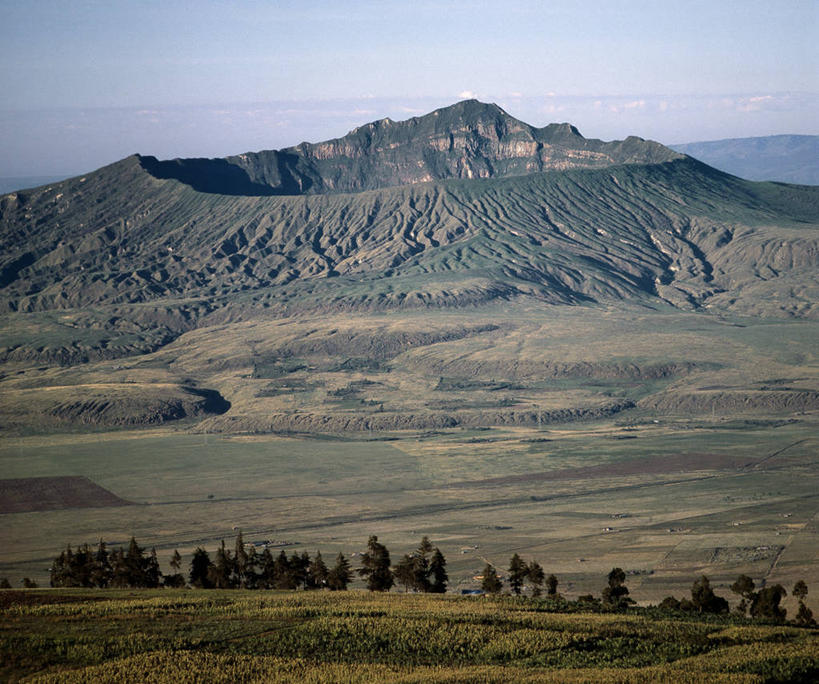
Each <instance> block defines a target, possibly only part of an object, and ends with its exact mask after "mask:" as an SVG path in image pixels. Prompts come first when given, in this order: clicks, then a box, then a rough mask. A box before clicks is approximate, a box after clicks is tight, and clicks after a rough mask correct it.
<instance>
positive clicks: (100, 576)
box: [92, 539, 113, 587]
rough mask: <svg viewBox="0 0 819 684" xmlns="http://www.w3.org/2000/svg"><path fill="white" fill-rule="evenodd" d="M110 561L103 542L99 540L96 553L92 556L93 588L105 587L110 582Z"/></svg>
mask: <svg viewBox="0 0 819 684" xmlns="http://www.w3.org/2000/svg"><path fill="white" fill-rule="evenodd" d="M112 574H113V572H112V569H111V559H110V557H109V555H108V549H107V548H106V546H105V542H104V541H103V540H102V539H100V543H99V545H98V546H97V552H96V554H94V570H93V572H92V582H93V586H95V587H107V586H108V584H109V583H110V581H111V575H112Z"/></svg>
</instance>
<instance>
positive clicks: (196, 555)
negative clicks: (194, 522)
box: [190, 547, 213, 589]
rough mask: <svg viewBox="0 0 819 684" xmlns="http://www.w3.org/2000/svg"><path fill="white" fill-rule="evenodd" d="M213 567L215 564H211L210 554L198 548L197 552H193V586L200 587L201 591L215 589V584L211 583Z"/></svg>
mask: <svg viewBox="0 0 819 684" xmlns="http://www.w3.org/2000/svg"><path fill="white" fill-rule="evenodd" d="M212 567H213V563H211V560H210V556H209V555H208V552H207V551H205V549H203V548H201V547H197V549H196V551H194V552H193V558H192V559H191V570H190V583H191V586H192V587H198V588H199V589H211V588H213V582H212V581H211V568H212Z"/></svg>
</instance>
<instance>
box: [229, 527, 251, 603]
mask: <svg viewBox="0 0 819 684" xmlns="http://www.w3.org/2000/svg"><path fill="white" fill-rule="evenodd" d="M247 565H248V557H247V550H246V549H245V540H244V537H243V536H242V531H241V530H239V534H237V535H236V543H235V545H234V547H233V578H232V584H233V586H235V587H241V588H242V589H246V588H247Z"/></svg>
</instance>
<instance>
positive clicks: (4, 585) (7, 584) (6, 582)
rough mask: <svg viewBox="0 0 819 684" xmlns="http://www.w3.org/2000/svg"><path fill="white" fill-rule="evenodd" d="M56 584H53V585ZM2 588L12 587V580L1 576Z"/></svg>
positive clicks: (0, 584)
mask: <svg viewBox="0 0 819 684" xmlns="http://www.w3.org/2000/svg"><path fill="white" fill-rule="evenodd" d="M51 586H52V587H53V586H54V585H53V584H52V585H51ZM0 589H11V582H9V578H8V577H3V578H0Z"/></svg>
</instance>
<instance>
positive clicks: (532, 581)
mask: <svg viewBox="0 0 819 684" xmlns="http://www.w3.org/2000/svg"><path fill="white" fill-rule="evenodd" d="M169 565H170V568H171V572H170V573H168V574H163V573H162V572H161V571H160V567H159V561H158V559H157V554H156V549H153V548H152V549H151V550H150V551H149V552H146V550H145V549H143V548H142V547H141V546H139V544H138V543H137V541H136V539H134V538H133V537H132V538H131V540H130V542H129V544H128V548H127V549H123V548H118V549H115V550H113V551H110V552H109V551H108V548H107V546H106V544H105V542H103V541H102V540H100V542H99V545H98V546H97V548H96V549H92V548H91V547H90V546H89V545H88V544H83V545H82V546H79V547H77V548H76V549H75V550H72V549H71V547H70V546H67V547H66V548H65V549H64V550H63V551H62V552H61V553H60V555H59V556H57V557H56V558H55V559H54V561H53V562H52V564H51V572H50V584H51V586H52V587H121V588H126V587H145V588H156V587H160V586H165V587H184V586H187V585H190V586H192V587H196V588H201V589H236V588H241V589H287V590H297V589H302V590H312V589H329V590H331V591H344V590H346V589H347V587H348V586H349V584H350V583H351V582H352V580H353V577H354V575H355V574H358V575H359V576H360V577H361V578H362V579H363V580H364V581H365V583H366V585H367V588H368V589H369V590H370V591H390V590H391V589H392V588H393V587H394V586H396V585H400V586H402V587H403V589H404V591H414V592H425V593H440V594H443V593H445V592H446V590H447V583H448V581H449V577H448V575H447V572H446V558H444V555H443V554H442V553H441V550H440V549H439V548H437V547H434V546H433V545H432V542H430V540H429V538H428V537H426V536H424V537H423V538H422V539H421V543H420V544H419V546H418V548H417V549H415V550H414V551H412V552H411V553H408V554H405V555H404V556H402V557H401V559H400V560H399V561H398V562H397V563H396V564H395V565H393V564H392V561H391V558H390V552H389V550H388V549H387V547H386V546H384V544H382V543H381V542H379V541H378V537H377V536H375V535H373V536H371V537H370V538H369V539H368V541H367V550H366V551H365V552H364V553H362V554H361V567H359V568H358V569H356V570H353V568H352V565H351V564H350V561H349V560H348V559H347V558H346V557H345V556H344V554H342V553H339V554H338V555H337V556H336V558H335V561H334V564H333V565H332V567H330V566H328V565H327V564H326V563H325V561H324V559H323V557H322V555H321V552H316V555H315V556H314V557H311V556H310V555H309V554H308V553H307V552H302V553H298V552H293V553H292V554H291V555H290V556H288V555H287V553H286V552H285V550H284V549H282V550H281V551H280V552H279V554H278V555H274V554H273V553H272V552H271V551H270V549H268V548H265V549H264V551H263V552H262V553H257V551H256V548H255V547H254V546H248V545H246V544H245V542H244V538H243V536H242V533H241V531H240V532H239V533H238V535H237V536H236V540H235V544H234V546H233V550H232V551H231V550H230V549H228V548H227V547H226V546H225V542H224V540H223V541H222V543H221V545H220V546H219V548H217V549H216V551H215V552H214V553H213V555H212V556H211V554H210V553H208V551H206V550H205V549H203V548H202V547H198V548H197V549H196V550H195V551H194V553H193V558H192V559H191V561H190V566H189V569H188V572H187V577H186V575H185V573H183V572H182V557H181V556H180V555H179V552H178V551H174V553H173V555H172V556H171V558H170V561H169ZM479 579H480V581H481V591H482V592H483V593H485V594H500V593H501V592H502V591H503V590H504V580H503V578H502V577H501V576H500V575H499V574H498V571H497V570H496V569H495V567H494V566H493V565H492V564H491V563H487V564H486V565H485V567H484V569H483V572H482V575H481V576H480V577H479ZM505 579H506V582H507V583H508V585H509V591H510V593H512V594H513V595H515V596H520V595H522V593H523V591H524V589H528V590H529V593H530V595H531V597H533V598H540V597H541V596H543V592H544V590H545V592H546V593H545V598H546V600H548V601H550V602H551V603H552V605H553V607H555V608H558V607H559V606H560V605H564V606H569V603H570V602H568V601H566V600H565V599H564V598H563V597H562V596H561V595H560V594H559V593H558V586H559V581H558V579H557V577H556V576H555V575H554V574H550V575H548V576H547V575H546V573H545V572H544V570H543V568H542V567H541V565H540V564H539V563H538V562H537V561H534V560H533V561H530V562H528V563H527V562H526V561H524V560H523V559H522V558H521V557H520V556H519V555H518V554H517V553H516V554H514V555H513V556H512V557H511V558H510V560H509V568H508V574H507V575H506V578H505ZM606 579H607V583H606V585H605V586H604V587H603V588H602V590H601V592H600V598H596V597H595V596H594V595H592V594H587V595H584V596H580V597H578V599H577V600H576V601H575V602H573V603H574V607H578V608H582V609H585V610H606V611H619V610H625V609H627V608H628V607H629V606H631V605H633V604H634V600H633V599H631V597H630V596H629V589H628V587H627V586H626V573H625V572H624V571H623V569H622V568H612V570H611V572H609V574H608V576H607V578H606ZM8 586H9V584H8V581H7V580H5V579H4V580H0V588H3V587H8ZM25 586H27V587H30V586H36V585H34V583H33V582H30V581H27V582H26V583H25ZM730 589H731V591H732V592H734V593H735V594H737V595H738V596H739V597H740V602H739V604H738V605H737V606H736V608H735V609H734V612H735V613H736V614H737V615H740V616H746V614H750V616H751V617H752V618H756V619H760V620H766V621H775V622H784V621H785V618H786V610H785V608H783V607H782V605H781V602H782V599H783V598H784V597H785V596H787V591H786V590H785V588H784V587H783V586H782V585H781V584H774V585H771V586H763V587H760V588H759V589H757V587H756V585H755V584H754V581H753V579H751V578H750V577H748V576H747V575H740V577H739V578H738V579H737V580H736V582H734V583H733V584H732V585H731V587H730ZM792 594H793V596H794V597H795V598H796V599H797V600H798V605H799V607H798V610H797V614H796V617H795V619H794V622H795V624H798V625H805V626H809V625H815V624H816V622H815V620H814V619H813V613H812V612H811V610H810V609H809V608H808V607H807V606H806V605H805V598H806V597H807V594H808V587H807V585H806V584H805V582H804V581H803V580H799V581H798V582H797V583H796V584H795V585H794V587H793V591H792ZM657 608H658V609H659V610H661V611H662V612H666V613H669V612H684V613H700V614H702V613H712V614H725V613H728V612H729V605H728V601H727V600H726V599H725V598H724V597H721V596H717V595H716V594H715V593H714V590H713V589H712V587H711V583H710V580H709V579H708V577H706V576H705V575H702V576H701V577H700V578H699V579H697V580H696V581H695V582H694V583H693V585H692V588H691V598H690V599H689V598H683V599H677V598H675V597H673V596H668V597H666V598H665V599H663V601H662V602H661V603H660V604H659V605H658V606H657Z"/></svg>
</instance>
